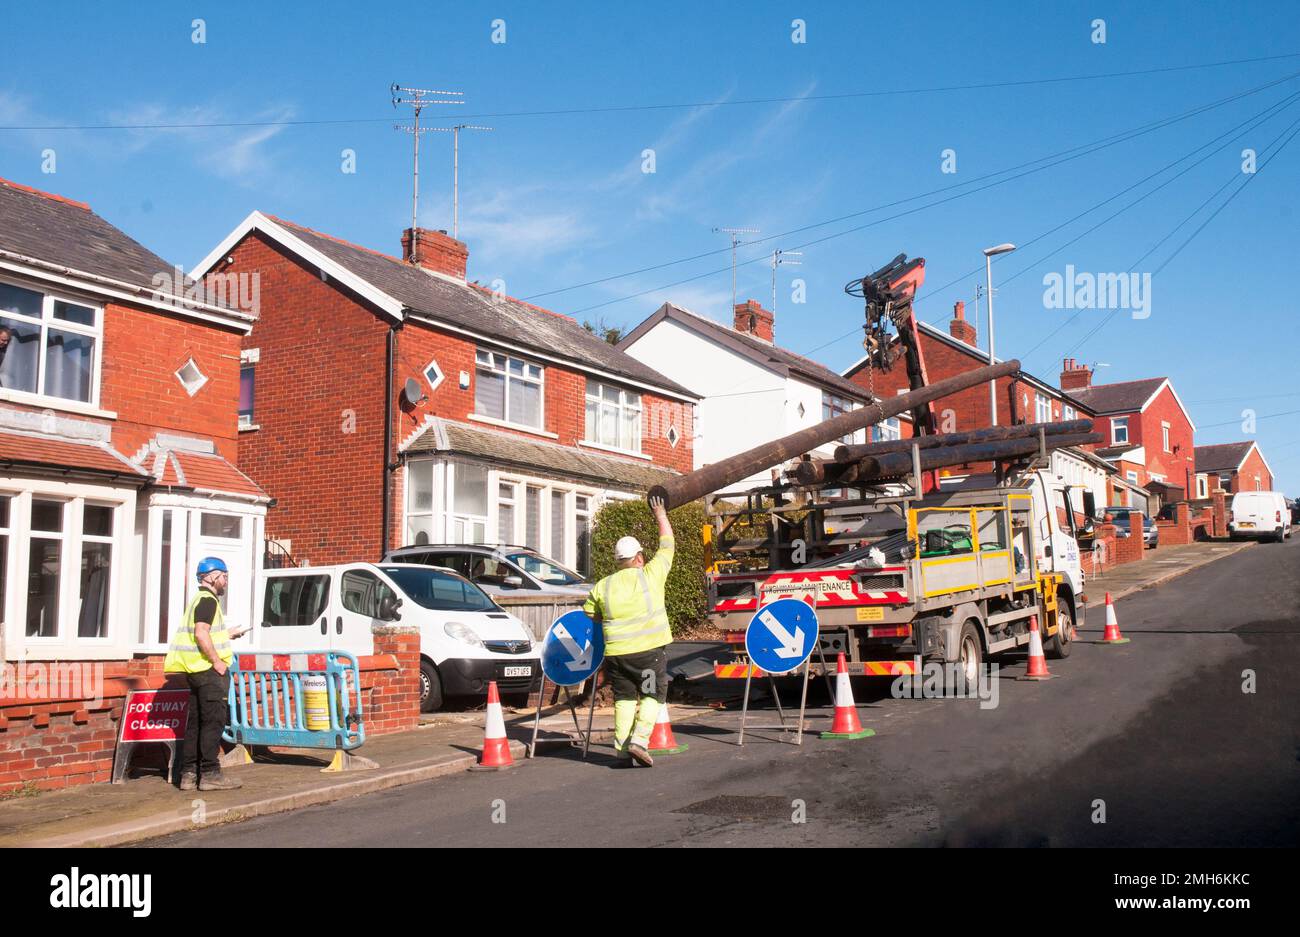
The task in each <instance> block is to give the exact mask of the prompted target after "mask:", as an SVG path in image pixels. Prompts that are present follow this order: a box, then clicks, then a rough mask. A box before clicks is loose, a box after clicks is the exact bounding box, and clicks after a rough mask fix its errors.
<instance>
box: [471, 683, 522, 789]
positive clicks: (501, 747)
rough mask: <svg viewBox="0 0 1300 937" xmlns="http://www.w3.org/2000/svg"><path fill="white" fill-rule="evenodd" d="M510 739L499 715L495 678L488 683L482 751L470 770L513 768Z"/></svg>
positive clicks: (504, 722)
mask: <svg viewBox="0 0 1300 937" xmlns="http://www.w3.org/2000/svg"><path fill="white" fill-rule="evenodd" d="M514 766H515V760H514V758H513V757H511V755H510V741H509V739H507V738H506V721H505V717H503V716H502V715H501V695H500V694H499V693H498V692H497V682H496V681H495V680H493V681H491V682H490V683H489V684H488V698H487V722H486V725H485V726H484V729H483V753H482V754H481V755H479V758H478V764H476V765H475V766H474V767H473V768H471V769H470V770H471V771H500V770H502V769H504V768H513V767H514Z"/></svg>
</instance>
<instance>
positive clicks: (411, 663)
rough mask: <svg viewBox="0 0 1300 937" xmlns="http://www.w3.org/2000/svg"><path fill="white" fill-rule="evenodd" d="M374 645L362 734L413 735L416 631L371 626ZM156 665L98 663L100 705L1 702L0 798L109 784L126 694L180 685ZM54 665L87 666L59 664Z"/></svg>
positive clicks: (366, 673) (365, 670) (366, 665)
mask: <svg viewBox="0 0 1300 937" xmlns="http://www.w3.org/2000/svg"><path fill="white" fill-rule="evenodd" d="M374 642H375V654H374V656H371V657H363V658H361V659H360V660H359V661H358V668H359V670H360V671H361V690H362V693H363V694H365V696H364V698H363V702H364V709H365V726H366V733H367V736H374V735H387V734H389V733H393V732H405V731H408V730H410V729H414V728H415V727H416V726H417V725H418V724H419V720H420V698H419V689H420V687H419V675H420V636H419V632H418V631H417V630H416V629H414V628H410V627H406V628H403V627H401V626H387V627H384V628H382V629H380V628H377V629H376V630H375V635H374ZM44 663H46V662H42V664H44ZM162 663H163V656H162V655H160V654H154V655H149V656H140V657H136V658H134V659H132V660H129V661H120V662H119V661H114V662H108V663H104V664H103V666H104V671H103V694H102V698H101V699H99V700H90V699H85V698H78V697H60V696H58V695H57V694H53V693H44V694H42V695H39V696H33V697H22V696H18V697H14V696H12V695H10V696H6V697H5V698H0V795H3V794H6V793H11V792H14V791H19V790H22V789H23V788H24V787H30V788H33V789H35V790H42V791H44V790H55V789H58V788H62V787H69V786H72V785H76V784H92V783H101V782H107V781H109V780H110V779H111V776H112V770H113V755H114V749H115V747H116V744H117V733H118V727H119V725H120V723H121V721H122V709H123V706H124V704H125V701H126V696H127V694H128V693H129V692H130V691H132V690H150V689H159V688H161V687H168V688H171V687H177V688H184V686H185V681H184V678H183V677H180V676H178V675H174V674H172V675H169V674H164V673H163V670H162ZM57 666H58V667H70V666H78V667H90V666H94V664H93V663H92V662H81V661H78V662H68V661H59V662H58V664H57ZM362 750H363V751H364V747H363V749H362ZM164 751H165V749H164V748H163V747H162V746H160V745H157V746H154V745H146V746H142V747H141V748H140V749H138V751H137V753H136V755H135V757H134V759H133V761H132V764H133V765H135V766H138V767H162V766H163V756H162V753H163V752H164Z"/></svg>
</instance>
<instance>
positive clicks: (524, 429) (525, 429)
mask: <svg viewBox="0 0 1300 937" xmlns="http://www.w3.org/2000/svg"><path fill="white" fill-rule="evenodd" d="M469 418H470V419H471V420H473V421H474V422H475V423H486V424H488V425H489V426H500V427H501V428H502V429H514V430H518V431H519V432H521V433H529V434H531V435H533V436H542V437H545V438H546V439H559V438H560V434H559V433H548V432H546V430H544V429H537V428H536V427H534V426H523V425H521V424H519V423H507V422H506V421H505V420H498V419H497V418H496V417H494V416H479V415H478V414H477V413H471V414H470V415H469Z"/></svg>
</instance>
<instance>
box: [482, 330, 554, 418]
mask: <svg viewBox="0 0 1300 937" xmlns="http://www.w3.org/2000/svg"><path fill="white" fill-rule="evenodd" d="M474 363H475V370H474V415H475V416H481V417H486V418H488V419H491V420H500V421H502V422H503V423H514V424H516V425H518V426H527V427H531V428H533V429H541V428H542V367H541V365H537V364H532V363H530V362H528V361H524V360H522V359H520V358H514V357H511V356H510V355H506V354H502V353H501V352H496V351H484V350H483V349H481V348H480V349H479V350H478V351H477V352H475V355H474Z"/></svg>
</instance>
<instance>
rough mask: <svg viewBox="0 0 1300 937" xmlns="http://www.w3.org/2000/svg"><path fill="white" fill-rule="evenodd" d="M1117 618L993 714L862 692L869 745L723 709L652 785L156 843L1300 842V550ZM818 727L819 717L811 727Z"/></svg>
mask: <svg viewBox="0 0 1300 937" xmlns="http://www.w3.org/2000/svg"><path fill="white" fill-rule="evenodd" d="M1155 558H1156V559H1158V555H1157V556H1156V557H1155ZM1117 610H1118V614H1119V619H1120V625H1121V627H1122V628H1123V630H1124V633H1125V635H1126V636H1128V637H1131V638H1132V643H1130V644H1127V645H1123V646H1102V645H1099V644H1096V643H1091V642H1094V641H1096V640H1097V639H1099V638H1100V636H1101V627H1102V620H1101V615H1100V614H1096V613H1094V614H1093V616H1092V617H1091V618H1090V620H1089V621H1088V625H1087V628H1086V629H1085V630H1084V632H1083V634H1082V641H1081V642H1080V643H1078V644H1076V645H1075V648H1074V653H1073V654H1072V655H1071V656H1070V657H1069V658H1068V659H1067V660H1064V661H1051V662H1050V665H1051V669H1052V672H1053V674H1054V678H1053V679H1052V680H1050V681H1047V682H1044V683H1031V682H1023V681H1018V680H1016V679H1015V678H1016V677H1017V676H1018V675H1020V674H1022V673H1023V672H1024V664H1023V657H1012V658H1010V659H1006V660H1004V661H1003V663H1004V664H1005V666H1004V668H1003V670H1002V671H1001V673H1000V676H999V679H998V681H997V688H998V694H997V705H996V707H994V708H981V706H980V703H979V701H977V700H906V699H894V698H892V697H891V696H890V695H889V693H888V682H887V681H876V682H875V683H874V684H862V683H858V684H855V691H856V692H857V693H858V700H859V703H861V702H863V701H864V700H866V701H869V705H867V706H864V707H863V708H862V713H861V714H862V719H863V721H864V723H865V724H866V725H868V726H871V727H873V728H875V729H876V731H877V733H878V734H877V735H876V736H875V737H874V738H868V739H863V740H857V741H822V740H820V739H818V738H817V737H816V735H813V734H808V735H806V736H805V738H804V743H803V745H802V746H795V745H792V744H788V743H786V742H782V741H780V740H779V739H778V738H777V733H774V732H770V731H767V732H756V733H754V734H752V735H750V734H747V736H746V741H745V745H744V747H743V748H742V747H738V746H737V744H736V734H735V731H734V729H735V727H736V725H737V724H738V719H739V716H738V714H732V713H724V714H719V715H718V716H717V717H716V718H713V719H710V720H709V721H708V723H707V724H697V725H681V726H679V727H678V728H677V734H678V738H679V740H684V741H688V742H689V743H690V751H689V752H686V753H684V754H681V755H676V756H668V757H661V758H660V759H659V760H658V762H657V764H656V766H655V767H654V768H650V769H647V768H630V769H629V768H620V767H616V766H615V763H614V762H613V759H612V758H610V757H608V755H607V754H606V753H607V752H608V749H601V750H598V751H599V754H597V753H596V752H595V751H594V752H593V757H592V759H591V760H590V761H588V762H582V761H580V760H578V759H577V757H576V754H572V753H569V752H566V751H561V750H557V749H551V750H550V751H547V752H545V753H544V754H543V756H542V757H541V758H539V759H537V760H536V761H533V762H530V763H527V764H524V765H523V766H521V767H519V768H516V769H515V770H513V771H510V772H502V773H495V774H494V773H487V774H465V775H458V776H454V777H449V778H444V779H441V780H437V781H432V782H428V783H424V784H416V785H411V786H408V787H402V788H397V789H395V790H391V791H387V792H384V793H380V794H374V795H369V796H365V797H360V798H356V799H354V800H350V801H345V802H341V803H336V804H332V805H328V806H323V807H319V808H311V809H307V810H301V811H297V812H294V813H289V814H281V815H277V816H272V817H266V818H261V819H256V820H251V821H248V822H246V823H240V824H234V825H229V826H223V827H219V828H214V829H211V830H205V831H201V832H195V833H186V834H179V835H177V836H173V837H168V838H167V839H164V840H158V841H155V842H154V843H153V844H151V845H159V846H189V847H193V846H226V845H231V846H392V845H402V846H440V845H458V846H459V845H481V846H495V845H519V846H553V845H564V846H580V845H665V846H722V845H791V846H793V845H858V846H880V845H1030V846H1039V845H1071V846H1247V845H1252V846H1261V845H1272V846H1282V845H1288V846H1295V845H1297V844H1300V681H1297V679H1296V673H1297V670H1298V669H1300V538H1296V539H1295V540H1294V541H1290V542H1288V543H1286V544H1284V545H1275V544H1261V545H1259V546H1256V547H1252V548H1250V549H1248V550H1244V551H1242V552H1240V553H1238V554H1236V555H1233V556H1230V557H1227V558H1225V559H1223V560H1220V561H1218V562H1215V563H1212V564H1210V565H1208V566H1206V567H1202V568H1201V569H1199V570H1197V571H1196V572H1194V573H1192V574H1189V575H1187V576H1184V577H1182V578H1180V579H1177V580H1174V581H1173V582H1171V583H1168V584H1166V585H1164V586H1161V587H1157V588H1154V589H1150V590H1147V591H1145V592H1141V593H1138V594H1136V595H1133V596H1130V597H1129V598H1127V599H1125V600H1124V601H1123V602H1122V603H1120V604H1119V605H1118V606H1117ZM1249 672H1253V675H1254V676H1253V678H1254V683H1255V685H1254V692H1243V685H1244V684H1245V683H1246V681H1247V680H1248V679H1249V678H1250V673H1249ZM816 699H817V701H818V702H819V703H821V704H824V702H825V694H824V693H821V694H820V695H819V696H818V697H816ZM773 715H774V713H771V712H760V714H759V716H760V718H762V719H763V720H764V721H771V719H772V716H773ZM828 721H829V711H828V710H827V709H825V708H824V706H822V707H821V708H819V709H817V710H816V711H815V712H814V722H813V728H815V729H821V728H824V727H826V725H827V723H828ZM800 802H802V805H803V806H802V807H800ZM800 812H802V814H803V817H804V820H805V822H795V821H796V814H797V813H800ZM1103 813H1104V820H1105V822H1096V821H1097V820H1098V819H1100V818H1101V816H1102V814H1103ZM501 821H504V822H501Z"/></svg>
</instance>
